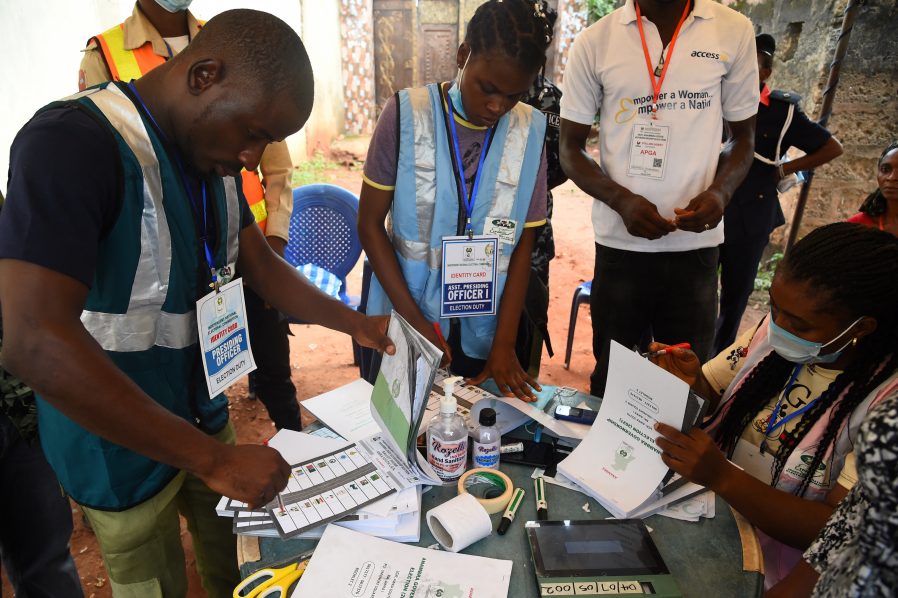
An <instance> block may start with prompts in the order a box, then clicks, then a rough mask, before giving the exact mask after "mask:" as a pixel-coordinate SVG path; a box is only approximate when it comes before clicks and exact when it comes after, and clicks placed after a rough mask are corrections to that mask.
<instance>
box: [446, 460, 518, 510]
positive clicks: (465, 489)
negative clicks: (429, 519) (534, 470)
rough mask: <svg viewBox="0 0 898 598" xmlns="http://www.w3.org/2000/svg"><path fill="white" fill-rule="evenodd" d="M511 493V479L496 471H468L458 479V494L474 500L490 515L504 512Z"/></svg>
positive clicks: (484, 468) (480, 469)
mask: <svg viewBox="0 0 898 598" xmlns="http://www.w3.org/2000/svg"><path fill="white" fill-rule="evenodd" d="M512 492H514V484H513V483H512V481H511V478H509V477H508V476H507V475H505V474H504V473H502V472H501V471H499V470H498V469H488V468H486V467H478V468H476V469H469V470H468V471H466V472H465V473H464V474H462V476H461V477H460V478H459V479H458V493H459V494H470V495H471V496H473V497H474V498H476V499H477V502H479V503H480V505H481V506H482V507H483V508H484V509H485V510H486V512H487V513H489V514H490V515H493V514H495V513H501V512H502V511H503V510H505V507H506V506H508V502H509V501H510V500H511V494H512Z"/></svg>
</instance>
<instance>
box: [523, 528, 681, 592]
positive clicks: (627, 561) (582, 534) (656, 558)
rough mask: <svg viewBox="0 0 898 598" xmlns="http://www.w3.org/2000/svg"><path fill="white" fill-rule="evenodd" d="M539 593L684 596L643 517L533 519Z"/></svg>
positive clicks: (529, 534)
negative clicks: (581, 519) (577, 519)
mask: <svg viewBox="0 0 898 598" xmlns="http://www.w3.org/2000/svg"><path fill="white" fill-rule="evenodd" d="M524 527H525V529H526V530H527V540H528V541H529V543H530V553H531V556H532V557H533V565H534V569H535V572H536V583H537V587H538V589H539V595H540V596H557V597H558V598H574V597H576V596H606V597H609V598H614V597H619V598H633V597H634V596H651V597H653V598H682V593H681V592H680V589H679V587H678V586H677V583H676V581H675V580H674V578H673V576H672V575H671V574H670V571H669V570H668V569H667V565H665V564H664V561H663V559H662V558H661V554H660V553H659V552H658V548H657V547H656V546H655V543H654V542H653V541H652V537H651V536H650V535H649V531H648V529H646V527H645V524H644V523H643V522H642V520H640V519H606V520H586V521H528V522H527V523H526V524H525V526H524Z"/></svg>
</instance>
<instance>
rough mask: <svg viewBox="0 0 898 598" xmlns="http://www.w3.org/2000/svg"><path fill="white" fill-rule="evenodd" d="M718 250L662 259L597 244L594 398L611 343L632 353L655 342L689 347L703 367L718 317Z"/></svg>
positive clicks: (602, 387) (661, 255) (604, 377)
mask: <svg viewBox="0 0 898 598" xmlns="http://www.w3.org/2000/svg"><path fill="white" fill-rule="evenodd" d="M717 261H718V250H717V248H716V247H708V248H705V249H696V250H693V251H677V252H663V253H643V252H637V251H624V250H620V249H612V248H610V247H604V246H602V245H599V244H596V264H595V270H594V274H593V281H592V294H591V296H590V301H589V306H590V311H591V313H592V352H593V355H594V356H595V358H596V368H595V370H594V371H593V373H592V376H591V377H590V393H591V394H593V395H596V396H602V395H603V394H604V392H605V381H606V380H607V378H608V357H609V354H610V350H611V341H612V339H613V340H615V341H617V342H619V343H620V344H622V345H624V346H625V347H627V348H631V347H633V346H634V345H638V344H640V343H643V344H644V343H645V339H647V338H654V339H655V340H656V341H658V342H661V343H666V344H674V343H682V342H688V343H690V344H691V345H692V350H693V351H695V353H696V354H697V355H698V357H699V359H701V360H702V362H704V361H705V360H706V359H707V358H708V354H709V352H710V350H711V344H712V341H713V339H714V318H715V316H716V314H717Z"/></svg>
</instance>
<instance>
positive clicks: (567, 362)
mask: <svg viewBox="0 0 898 598" xmlns="http://www.w3.org/2000/svg"><path fill="white" fill-rule="evenodd" d="M591 294H592V281H591V280H587V281H586V282H581V283H580V284H579V285H578V286H577V288H576V289H575V290H574V300H573V301H572V302H571V320H570V322H568V326H567V348H566V349H565V351H564V369H566V370H567V369H570V367H571V350H572V349H573V348H574V328H576V327H577V310H578V309H579V307H580V304H581V303H589V296H590V295H591Z"/></svg>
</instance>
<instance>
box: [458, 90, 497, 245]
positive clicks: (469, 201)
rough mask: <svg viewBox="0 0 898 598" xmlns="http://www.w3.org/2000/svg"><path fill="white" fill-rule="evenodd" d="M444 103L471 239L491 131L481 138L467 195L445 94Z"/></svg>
mask: <svg viewBox="0 0 898 598" xmlns="http://www.w3.org/2000/svg"><path fill="white" fill-rule="evenodd" d="M446 101H447V103H448V105H449V128H450V131H451V137H452V145H453V147H454V148H455V161H456V165H457V168H458V172H457V174H458V179H459V183H460V186H461V194H462V203H463V205H464V207H465V217H466V221H465V233H466V234H467V235H468V238H471V237H473V236H474V229H473V228H472V226H471V215H472V214H473V213H474V202H475V201H476V200H477V189H478V188H479V187H480V177H481V175H482V174H483V162H484V160H485V159H486V153H487V149H488V148H489V144H490V137H491V135H492V133H493V129H492V128H489V129H487V130H486V135H485V136H484V138H483V147H482V148H481V149H480V159H479V160H478V162H477V171H476V172H475V173H474V185H473V187H472V188H471V192H470V194H469V193H468V183H467V181H465V170H464V165H463V164H462V161H461V149H460V148H459V145H458V130H457V129H456V127H455V107H454V106H453V105H452V98H450V97H449V94H446Z"/></svg>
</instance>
